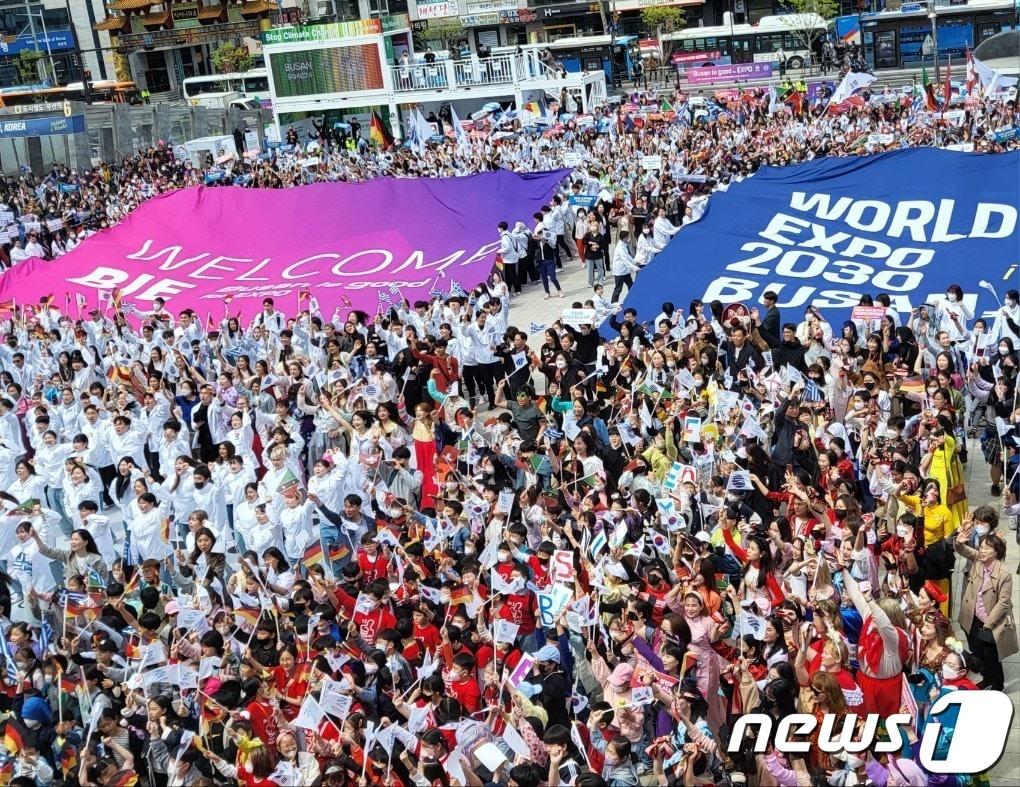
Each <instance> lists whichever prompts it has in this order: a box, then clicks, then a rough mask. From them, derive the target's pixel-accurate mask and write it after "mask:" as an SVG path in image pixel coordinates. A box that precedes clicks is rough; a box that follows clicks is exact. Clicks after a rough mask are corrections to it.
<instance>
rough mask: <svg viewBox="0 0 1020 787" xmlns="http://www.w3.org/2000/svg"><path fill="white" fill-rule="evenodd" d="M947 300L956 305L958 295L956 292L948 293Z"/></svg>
mask: <svg viewBox="0 0 1020 787" xmlns="http://www.w3.org/2000/svg"><path fill="white" fill-rule="evenodd" d="M946 300H948V301H949V302H950V303H956V293H955V292H947V293H946Z"/></svg>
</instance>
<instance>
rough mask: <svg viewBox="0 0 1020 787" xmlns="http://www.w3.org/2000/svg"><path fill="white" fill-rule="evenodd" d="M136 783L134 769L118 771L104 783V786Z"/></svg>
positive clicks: (132, 785)
mask: <svg viewBox="0 0 1020 787" xmlns="http://www.w3.org/2000/svg"><path fill="white" fill-rule="evenodd" d="M136 784H138V774H137V773H135V772H134V771H118V772H117V773H115V774H113V777H112V778H111V779H110V781H108V782H107V783H106V787H135V785H136Z"/></svg>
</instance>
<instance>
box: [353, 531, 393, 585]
mask: <svg viewBox="0 0 1020 787" xmlns="http://www.w3.org/2000/svg"><path fill="white" fill-rule="evenodd" d="M373 538H374V536H373V535H372V534H371V533H365V534H364V535H363V536H362V537H361V549H359V550H358V558H357V560H358V566H360V567H361V578H362V581H364V582H366V583H367V582H374V581H375V580H377V579H386V578H387V577H388V575H389V565H390V558H389V556H388V555H386V554H385V553H384V552H383V551H382V550H381V549H380V548H379V544H377V543H376V542H375V541H373V540H372V539H373Z"/></svg>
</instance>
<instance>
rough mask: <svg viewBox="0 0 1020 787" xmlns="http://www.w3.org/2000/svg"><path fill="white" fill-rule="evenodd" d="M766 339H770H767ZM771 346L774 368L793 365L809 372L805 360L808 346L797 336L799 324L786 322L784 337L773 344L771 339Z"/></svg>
mask: <svg viewBox="0 0 1020 787" xmlns="http://www.w3.org/2000/svg"><path fill="white" fill-rule="evenodd" d="M766 341H768V340H767V339H766ZM769 346H770V347H772V368H773V369H780V370H781V369H782V368H783V367H784V366H787V365H789V366H792V367H793V368H794V369H796V370H797V371H798V372H800V373H801V374H807V364H806V363H805V362H804V355H805V354H806V353H807V351H808V348H807V347H805V346H804V345H803V344H801V343H800V340H799V339H798V338H797V326H796V325H794V324H793V323H792V322H788V323H786V325H784V326H783V338H782V341H780V342H777V343H776V344H773V343H772V342H771V341H769Z"/></svg>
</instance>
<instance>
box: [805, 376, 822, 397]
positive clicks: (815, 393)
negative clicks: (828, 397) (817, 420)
mask: <svg viewBox="0 0 1020 787" xmlns="http://www.w3.org/2000/svg"><path fill="white" fill-rule="evenodd" d="M824 398H825V395H824V394H823V393H822V389H821V388H819V387H818V383H816V382H815V381H814V380H805V381H804V401H805V402H820V401H822V400H823V399H824Z"/></svg>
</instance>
